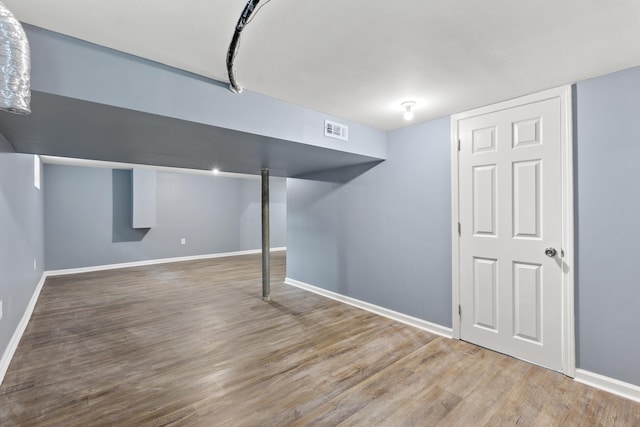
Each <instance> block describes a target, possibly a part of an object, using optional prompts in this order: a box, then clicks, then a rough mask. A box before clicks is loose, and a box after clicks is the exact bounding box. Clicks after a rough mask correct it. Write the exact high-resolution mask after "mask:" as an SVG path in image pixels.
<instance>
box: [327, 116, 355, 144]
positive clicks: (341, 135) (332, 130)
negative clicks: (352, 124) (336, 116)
mask: <svg viewBox="0 0 640 427" xmlns="http://www.w3.org/2000/svg"><path fill="white" fill-rule="evenodd" d="M324 136H328V137H329V138H336V139H341V140H343V141H348V140H349V126H347V125H341V124H340V123H336V122H332V121H329V120H325V121H324Z"/></svg>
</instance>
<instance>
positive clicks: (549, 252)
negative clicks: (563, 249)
mask: <svg viewBox="0 0 640 427" xmlns="http://www.w3.org/2000/svg"><path fill="white" fill-rule="evenodd" d="M557 253H558V251H556V250H555V248H547V249H545V250H544V254H545V255H546V256H548V257H550V258H553V257H554V256H556V254H557Z"/></svg>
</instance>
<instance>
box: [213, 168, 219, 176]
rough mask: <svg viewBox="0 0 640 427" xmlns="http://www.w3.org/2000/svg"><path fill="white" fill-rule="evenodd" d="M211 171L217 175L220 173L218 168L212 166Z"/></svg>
mask: <svg viewBox="0 0 640 427" xmlns="http://www.w3.org/2000/svg"><path fill="white" fill-rule="evenodd" d="M211 172H213V174H214V175H218V174H219V173H220V169H218V168H214V169H213V170H212V171H211Z"/></svg>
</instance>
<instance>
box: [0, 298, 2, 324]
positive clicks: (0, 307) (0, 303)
mask: <svg viewBox="0 0 640 427" xmlns="http://www.w3.org/2000/svg"><path fill="white" fill-rule="evenodd" d="M0 320H2V300H1V299H0Z"/></svg>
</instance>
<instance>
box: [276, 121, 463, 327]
mask: <svg viewBox="0 0 640 427" xmlns="http://www.w3.org/2000/svg"><path fill="white" fill-rule="evenodd" d="M388 137H389V143H388V147H387V156H388V157H387V160H386V161H385V162H383V163H381V164H378V165H377V166H373V167H371V166H369V167H370V169H369V170H363V168H361V167H352V168H347V169H339V170H334V171H329V172H326V173H322V174H316V175H314V176H307V177H306V178H307V179H291V178H289V179H288V180H287V196H288V199H287V220H288V224H287V230H288V234H287V236H288V237H287V238H288V244H287V247H288V251H287V276H288V277H290V278H292V279H296V280H299V281H302V282H305V283H308V284H311V285H314V286H319V287H322V288H325V289H328V290H331V291H334V292H338V293H340V294H343V295H348V296H350V297H353V298H357V299H359V300H363V301H367V302H370V303H373V304H376V305H380V306H383V307H386V308H389V309H392V310H396V311H399V312H402V313H405V314H409V315H412V316H415V317H418V318H421V319H424V320H428V321H430V322H434V323H438V324H441V325H445V326H451V183H450V182H451V181H450V174H451V165H450V153H449V147H450V142H449V141H450V120H449V118H443V119H439V120H434V121H431V122H428V123H424V124H420V125H416V126H411V127H408V128H404V129H401V130H397V131H394V132H390V133H389V135H388Z"/></svg>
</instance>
